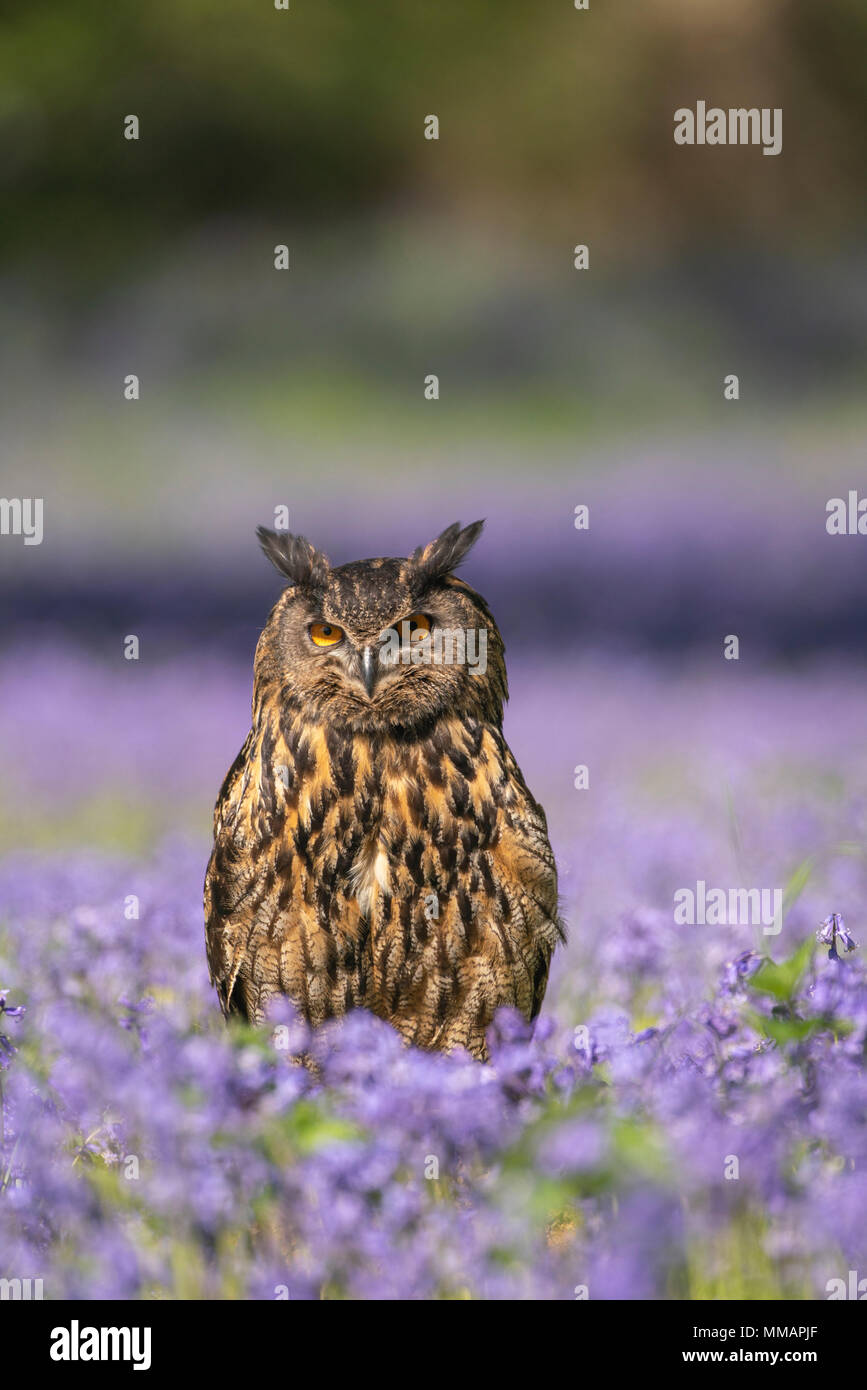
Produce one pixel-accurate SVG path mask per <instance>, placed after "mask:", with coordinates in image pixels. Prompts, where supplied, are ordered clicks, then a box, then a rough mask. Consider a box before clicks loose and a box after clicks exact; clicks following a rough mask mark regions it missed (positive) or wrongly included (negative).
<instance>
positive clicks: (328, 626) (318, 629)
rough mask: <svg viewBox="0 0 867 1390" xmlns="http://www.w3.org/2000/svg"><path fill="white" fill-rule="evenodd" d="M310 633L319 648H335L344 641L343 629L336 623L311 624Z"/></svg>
mask: <svg viewBox="0 0 867 1390" xmlns="http://www.w3.org/2000/svg"><path fill="white" fill-rule="evenodd" d="M309 632H310V636H311V638H312V640H313V642H314V644H315V645H316V646H317V647H335V646H336V645H337V643H338V642H340V641H342V639H343V628H342V627H337V625H336V624H335V623H311V624H310V628H309Z"/></svg>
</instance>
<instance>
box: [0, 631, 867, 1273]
mask: <svg viewBox="0 0 867 1390" xmlns="http://www.w3.org/2000/svg"><path fill="white" fill-rule="evenodd" d="M511 672H512V688H513V699H512V705H511V707H510V711H509V713H508V714H507V724H506V731H507V735H508V737H509V738H510V741H511V743H512V745H513V747H514V749H515V752H516V755H517V756H518V758H519V761H520V762H521V764H522V766H523V768H524V770H525V773H526V775H527V778H528V780H529V782H530V784H531V786H532V787H533V790H534V792H535V793H536V795H537V796H538V797H539V799H540V800H541V801H542V802H543V804H544V805H545V806H546V809H547V811H548V818H549V824H550V828H551V832H552V840H553V843H554V847H555V850H556V852H557V855H558V861H559V863H560V868H561V881H562V882H561V889H562V895H563V907H564V915H565V917H566V920H567V924H568V929H569V938H570V939H569V945H568V946H567V947H566V948H565V949H563V950H562V951H561V952H560V954H559V956H558V957H557V959H556V963H555V967H554V970H553V972H552V980H551V985H550V987H549V993H548V997H547V1000H546V1004H545V1007H544V1009H543V1012H542V1017H541V1020H540V1022H539V1024H538V1026H537V1028H536V1031H535V1036H533V1037H530V1036H529V1033H528V1030H527V1028H526V1026H525V1025H524V1024H523V1023H522V1022H521V1021H520V1020H519V1019H517V1018H515V1017H512V1016H510V1015H509V1014H508V1013H504V1014H501V1015H500V1016H499V1018H498V1021H497V1024H496V1025H495V1037H494V1046H493V1049H492V1051H493V1057H494V1061H493V1065H492V1066H490V1067H484V1066H481V1065H479V1064H477V1063H475V1062H473V1061H471V1060H469V1059H467V1058H466V1057H462V1056H457V1055H455V1056H452V1057H441V1056H431V1055H427V1054H423V1053H418V1052H415V1051H406V1050H404V1049H403V1048H402V1047H401V1046H400V1044H399V1042H398V1039H397V1037H396V1035H394V1034H393V1033H392V1031H391V1029H390V1028H389V1027H388V1025H386V1024H383V1023H381V1022H380V1021H379V1020H377V1019H374V1018H372V1017H369V1016H366V1015H354V1016H351V1017H349V1018H348V1019H346V1020H345V1021H343V1022H342V1023H341V1024H340V1025H337V1026H334V1027H333V1028H331V1029H326V1030H324V1031H323V1032H321V1033H320V1034H318V1035H316V1036H314V1037H309V1036H308V1035H307V1032H306V1029H305V1028H304V1026H303V1025H301V1024H299V1023H298V1022H297V1021H296V1020H294V1019H293V1017H292V1015H291V1010H290V1009H289V1008H288V1007H287V1008H286V1009H285V1010H284V1011H278V1012H277V1014H275V1016H274V1018H273V1020H272V1023H273V1028H272V1029H271V1030H261V1031H253V1030H248V1029H245V1028H242V1027H234V1026H233V1027H231V1028H227V1027H226V1026H225V1025H224V1024H223V1022H222V1019H221V1017H220V1015H219V1011H218V1009H217V1006H216V1001H215V998H214V996H213V994H212V992H211V989H210V986H209V984H208V979H207V971H206V966H205V960H204V950H203V926H202V916H201V881H202V875H203V870H204V864H205V860H206V856H207V851H208V817H209V811H210V803H211V801H212V799H213V795H214V793H215V791H216V787H217V786H218V785H219V782H220V779H221V777H222V774H223V772H224V770H225V766H227V765H228V762H229V761H230V759H231V757H232V756H233V755H234V752H235V751H236V747H237V746H238V744H239V743H240V740H241V738H242V737H243V734H244V732H245V727H246V724H245V721H246V716H247V702H248V699H249V685H248V682H249V676H248V673H247V671H246V670H245V669H243V668H242V667H240V666H236V665H235V664H232V663H226V664H220V663H219V662H217V661H214V662H213V663H212V664H210V665H208V664H207V663H204V664H203V663H199V664H198V665H194V664H191V663H188V662H186V661H183V660H177V661H174V662H167V663H164V664H163V665H162V666H160V667H154V668H152V669H150V670H149V669H148V668H147V667H146V666H145V665H144V664H142V666H141V667H140V669H136V670H130V669H128V668H124V669H121V670H118V669H117V667H114V668H111V669H109V668H108V667H107V666H106V665H104V664H100V663H99V662H98V661H96V659H95V658H93V657H89V656H85V655H84V654H83V653H82V652H80V651H77V650H75V649H72V648H70V649H59V650H48V649H47V648H46V650H45V651H44V652H42V653H40V652H39V651H37V650H35V649H33V650H29V651H28V652H27V653H26V654H25V653H23V652H16V653H13V654H11V655H9V656H7V658H6V659H5V660H4V661H3V663H2V667H0V691H2V695H3V699H4V708H5V709H6V710H7V711H8V712H9V713H10V714H11V715H12V717H11V718H9V719H8V720H7V723H6V726H5V727H6V733H5V734H4V736H3V744H2V748H0V754H2V758H3V766H4V795H3V812H2V814H3V824H4V829H5V834H6V839H7V840H8V841H9V842H10V849H9V852H8V853H7V854H6V856H5V857H4V859H3V861H2V864H0V987H2V990H3V993H2V995H0V1011H2V1017H0V1034H2V1038H0V1049H2V1051H0V1060H2V1067H3V1070H2V1073H0V1084H2V1093H3V1132H2V1167H0V1250H2V1252H3V1253H2V1264H3V1268H2V1269H0V1276H3V1277H6V1278H22V1279H24V1278H30V1279H42V1280H43V1288H44V1296H45V1297H46V1298H63V1297H75V1298H96V1297H115V1298H166V1297H168V1298H187V1297H192V1298H201V1297H204V1298H214V1299H232V1298H263V1299H274V1298H286V1297H288V1298H293V1299H297V1298H323V1297H324V1298H364V1299H371V1298H385V1299H389V1298H416V1299H430V1298H486V1299H507V1298H512V1299H513V1298H517V1299H558V1300H559V1299H570V1300H571V1299H575V1298H579V1299H583V1298H586V1297H589V1298H590V1299H607V1298H651V1299H687V1298H690V1299H696V1298H699V1299H702V1298H726V1297H731V1298H767V1297H778V1296H782V1297H787V1298H794V1299H798V1298H827V1297H828V1296H829V1294H830V1293H831V1292H833V1290H834V1289H836V1288H837V1287H838V1286H837V1285H836V1284H831V1283H830V1282H829V1281H833V1280H841V1281H843V1283H845V1282H846V1281H847V1280H848V1278H849V1271H850V1270H855V1271H859V1270H861V1271H864V1270H867V1249H865V1245H867V1188H865V1184H864V1181H863V1171H864V1163H865V1159H867V1078H865V1070H864V1058H865V1044H867V979H865V974H864V969H863V966H862V964H861V955H862V952H861V951H860V950H858V949H855V948H854V946H853V938H856V939H857V938H860V937H861V936H862V935H863V928H862V927H861V923H860V919H861V916H862V914H861V912H860V906H861V903H862V902H863V901H864V898H865V890H867V881H865V880H867V874H865V856H864V845H865V833H864V832H865V816H867V800H865V796H864V791H863V788H864V786H865V778H864V773H865V765H864V764H865V758H864V754H863V752H861V751H860V748H861V744H860V742H859V737H860V733H861V728H862V725H863V694H862V685H861V681H860V677H859V673H858V671H857V670H851V671H849V670H847V669H845V668H840V669H838V670H834V671H831V670H829V669H828V668H827V667H826V666H825V665H823V666H822V668H821V669H819V668H818V667H813V668H804V669H801V670H793V671H786V672H782V673H781V672H780V671H779V670H778V669H772V670H770V671H768V672H765V673H761V672H754V673H749V672H748V671H742V670H729V669H725V663H723V662H722V661H720V662H719V665H718V666H714V667H713V668H712V669H711V668H703V669H698V668H692V667H691V668H689V669H688V670H687V669H677V668H669V667H668V666H663V665H662V664H660V663H658V662H657V663H653V662H646V663H637V662H636V663H632V664H630V663H628V662H623V661H615V660H614V659H613V658H611V657H605V658H602V657H599V658H598V659H595V660H594V659H588V660H587V661H586V662H584V663H581V662H578V663H575V664H570V665H569V667H568V669H567V668H566V667H565V665H564V666H563V667H558V666H556V665H552V664H550V663H548V664H546V663H544V662H543V661H540V660H538V659H537V658H536V657H534V656H533V655H532V654H530V653H522V652H518V653H517V654H516V656H515V659H514V660H513V662H512V667H511ZM203 689H204V690H205V691H206V693H207V699H206V701H205V702H204V704H203V702H202V691H203ZM13 731H14V732H13ZM578 764H583V765H586V766H587V767H588V768H589V787H587V788H586V789H584V790H577V789H576V787H575V785H574V780H575V779H574V777H573V772H574V768H575V766H576V765H578ZM83 844H88V845H90V846H91V847H90V848H89V849H86V850H85V849H82V847H81V846H82V845H83ZM97 844H98V845H100V848H98V849H97V848H94V847H93V846H94V845H97ZM698 880H702V881H704V882H706V883H707V884H714V885H720V886H723V887H729V886H732V887H745V888H747V887H749V888H752V887H755V888H768V887H771V886H777V885H779V886H780V887H781V888H782V890H783V895H784V914H783V926H782V931H781V932H780V933H779V934H778V935H773V934H768V933H765V932H764V930H763V928H762V926H761V925H757V926H754V927H753V926H747V927H745V926H737V925H731V924H729V925H725V924H713V923H706V924H697V925H678V924H677V923H676V922H675V920H674V912H673V899H674V894H675V893H676V892H677V891H678V890H679V889H682V888H685V887H693V888H694V887H695V885H696V883H697V882H698ZM832 913H839V914H842V918H843V921H844V923H845V926H843V927H840V926H839V923H838V922H833V923H831V924H830V925H829V926H826V928H825V929H824V937H825V940H824V942H820V941H818V940H817V932H818V930H819V927H820V923H822V922H823V921H824V920H825V919H826V918H828V917H829V916H830V914H832ZM838 928H839V930H838ZM847 947H853V949H847ZM772 962H773V963H772ZM301 1054H304V1055H306V1056H307V1057H308V1059H309V1065H307V1066H303V1065H299V1064H298V1062H297V1060H296V1059H297V1058H298V1056H299V1055H301ZM859 1277H860V1276H859Z"/></svg>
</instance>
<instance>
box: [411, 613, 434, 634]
mask: <svg viewBox="0 0 867 1390" xmlns="http://www.w3.org/2000/svg"><path fill="white" fill-rule="evenodd" d="M407 621H408V623H409V640H410V641H412V639H413V637H415V635H416V633H419V632H430V618H429V617H428V616H427V614H426V613H413V614H412V616H411V617H410V618H408V619H407Z"/></svg>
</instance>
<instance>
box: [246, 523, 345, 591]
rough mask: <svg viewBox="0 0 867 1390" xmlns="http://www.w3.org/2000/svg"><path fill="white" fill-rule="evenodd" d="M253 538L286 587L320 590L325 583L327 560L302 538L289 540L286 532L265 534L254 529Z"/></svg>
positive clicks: (266, 530)
mask: <svg viewBox="0 0 867 1390" xmlns="http://www.w3.org/2000/svg"><path fill="white" fill-rule="evenodd" d="M256 535H257V536H258V537H259V544H260V545H261V547H262V550H263V551H264V553H265V554H266V555H267V556H268V559H269V560H270V561H271V564H272V565H274V566H275V567H276V568H277V569H278V570H279V571H280V573H281V574H282V575H285V576H286V578H287V579H288V580H289V582H290V584H297V585H299V586H300V587H301V588H306V589H321V588H323V587H324V586H325V585H326V584H327V583H328V573H329V569H330V565H329V563H328V556H327V555H323V553H322V551H321V550H316V549H315V548H314V547H313V546H312V545H311V544H310V542H309V541H308V540H307V538H306V536H293V535H292V534H291V532H289V531H269V530H268V529H267V528H266V527H265V526H257V527H256Z"/></svg>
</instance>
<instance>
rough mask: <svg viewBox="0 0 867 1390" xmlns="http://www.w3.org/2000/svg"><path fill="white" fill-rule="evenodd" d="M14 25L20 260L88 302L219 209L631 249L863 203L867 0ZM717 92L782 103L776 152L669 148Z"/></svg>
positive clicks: (84, 13) (769, 233)
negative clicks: (105, 281)
mask: <svg viewBox="0 0 867 1390" xmlns="http://www.w3.org/2000/svg"><path fill="white" fill-rule="evenodd" d="M0 36H2V42H0V133H2V140H3V147H4V159H3V162H2V169H0V180H2V191H3V197H4V202H5V206H6V208H7V215H6V217H4V219H3V223H2V228H0V254H2V255H4V256H5V257H6V258H7V260H8V259H9V258H14V259H15V260H16V261H17V260H19V259H22V258H23V260H25V261H29V262H30V263H31V265H32V267H33V269H34V270H37V269H38V270H39V271H40V273H42V274H43V275H45V274H48V275H51V274H52V273H56V274H58V275H61V276H64V275H69V272H70V270H71V269H73V270H74V271H75V277H74V279H73V280H72V282H71V283H69V284H68V285H67V288H68V289H69V291H70V292H72V291H74V290H75V289H76V288H78V289H79V290H80V291H82V292H87V291H88V289H89V288H90V287H91V282H92V280H93V279H94V278H97V279H98V278H100V277H106V276H108V277H109V278H110V276H111V274H112V273H113V272H114V273H116V274H118V275H122V274H123V272H124V268H125V267H126V266H127V265H128V263H129V259H130V257H147V256H149V255H156V256H158V255H159V254H160V253H161V251H162V249H163V247H164V246H165V245H166V244H167V243H170V242H171V239H172V238H173V237H176V236H177V234H178V232H179V230H180V229H182V228H184V227H186V226H188V225H193V224H197V223H200V222H202V221H213V220H216V221H219V219H231V220H234V219H245V218H250V217H252V218H255V219H256V220H261V219H263V218H264V219H265V220H266V221H267V220H269V219H270V220H272V221H273V224H274V226H275V228H278V229H279V228H282V227H283V226H284V225H285V223H286V221H287V219H291V220H292V221H293V222H296V223H297V222H303V221H308V222H311V223H313V224H315V223H316V222H318V221H323V222H325V221H327V222H329V223H331V224H333V223H334V221H335V219H339V218H340V217H341V216H345V217H347V218H352V219H357V218H359V217H364V216H365V215H367V214H369V213H372V212H374V211H378V212H380V213H385V214H386V215H391V214H399V215H402V214H403V213H404V212H405V210H406V208H407V206H414V205H421V206H422V207H424V208H436V209H439V210H441V211H443V212H445V213H446V214H447V215H449V216H453V215H457V216H458V217H459V218H460V219H461V220H465V221H468V222H481V223H482V224H484V225H488V226H490V225H491V224H492V223H494V224H496V225H498V226H499V227H500V228H501V229H502V231H503V233H504V234H505V235H506V236H510V235H514V234H515V233H520V234H521V235H522V236H529V237H531V238H535V239H537V240H539V241H540V242H542V243H544V242H545V241H547V240H548V239H550V238H556V239H557V240H559V239H560V237H561V236H566V237H567V238H568V237H574V236H575V229H576V227H578V226H580V228H581V232H582V235H583V236H584V239H585V240H590V239H592V238H594V237H595V238H597V239H598V238H599V237H604V238H605V239H606V240H607V243H608V246H609V251H608V255H609V256H610V257H612V256H613V257H614V258H615V259H616V258H617V257H618V256H625V257H627V258H628V257H630V256H637V257H639V258H641V257H643V256H645V255H647V254H652V255H656V254H659V253H662V254H666V255H667V254H675V253H676V252H677V250H678V248H683V247H690V246H694V245H695V242H696V238H697V237H701V236H707V237H710V238H711V239H712V240H714V241H718V240H726V239H732V240H734V241H739V240H745V241H746V242H748V243H749V242H750V241H753V240H755V239H759V240H760V241H761V242H762V244H763V245H764V246H765V247H774V248H777V247H779V246H780V245H781V244H790V245H791V246H793V247H798V246H809V245H811V244H812V245H815V246H816V247H817V248H818V249H819V250H820V251H821V250H822V249H824V250H825V251H826V252H827V251H828V250H829V243H833V242H834V241H836V240H841V239H842V240H846V239H848V238H849V237H851V234H852V232H853V230H854V228H855V224H856V222H859V221H860V220H861V219H862V218H863V199H862V194H861V185H862V175H863V167H864V156H865V144H867V139H865V136H867V119H865V116H867V76H865V65H864V62H863V54H864V51H865V43H867V7H865V5H864V4H863V0H822V3H821V4H820V3H818V0H762V3H761V4H759V3H756V0H728V3H721V0H627V3H625V4H620V5H616V6H606V5H604V4H603V3H601V0H593V4H592V6H591V9H590V10H589V11H588V12H582V11H576V10H575V9H574V8H573V5H572V3H571V0H537V2H536V3H534V4H528V3H527V0H498V3H497V4H492V3H490V2H489V0H447V2H445V0H442V2H441V3H437V4H435V5H434V4H431V3H430V0H379V3H378V4H373V5H369V4H368V5H361V4H359V3H357V0H355V2H354V3H351V0H292V3H291V9H290V10H289V11H288V12H282V11H276V10H275V9H274V8H273V5H272V3H271V0H257V3H255V4H253V3H250V0H148V3H143V4H136V3H130V0H126V3H123V4H120V5H114V6H109V5H105V4H103V3H99V0H80V2H79V3H78V4H76V5H74V6H70V5H69V4H66V3H63V0H29V3H26V4H24V3H19V4H17V5H12V6H9V7H6V11H5V15H4V18H3V19H2V21H0ZM700 97H702V98H706V99H707V100H708V101H709V102H711V103H712V102H714V101H718V102H719V103H720V104H724V105H730V104H735V105H742V104H743V105H758V106H782V107H783V108H784V112H785V121H784V148H783V154H782V156H781V157H780V158H777V159H762V158H759V157H757V155H758V151H757V150H755V149H751V148H746V149H743V148H741V149H737V148H733V149H725V150H716V151H714V152H713V156H714V157H713V158H710V159H708V158H703V157H702V156H703V155H705V154H706V153H707V152H706V151H691V150H683V149H680V148H677V147H675V145H674V143H673V140H672V114H673V111H674V109H675V108H676V107H677V106H679V105H681V104H693V103H694V102H695V101H696V99H698V98H700ZM430 112H433V113H436V114H438V115H439V117H440V121H441V138H440V140H439V143H438V144H433V143H432V142H428V141H425V140H424V138H423V120H424V117H425V115H426V114H428V113H430ZM129 113H135V114H137V115H138V116H139V118H140V121H141V138H140V140H139V141H138V142H137V143H134V142H130V141H126V140H125V139H124V138H123V118H124V116H125V115H127V114H129ZM275 239H277V238H275Z"/></svg>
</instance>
